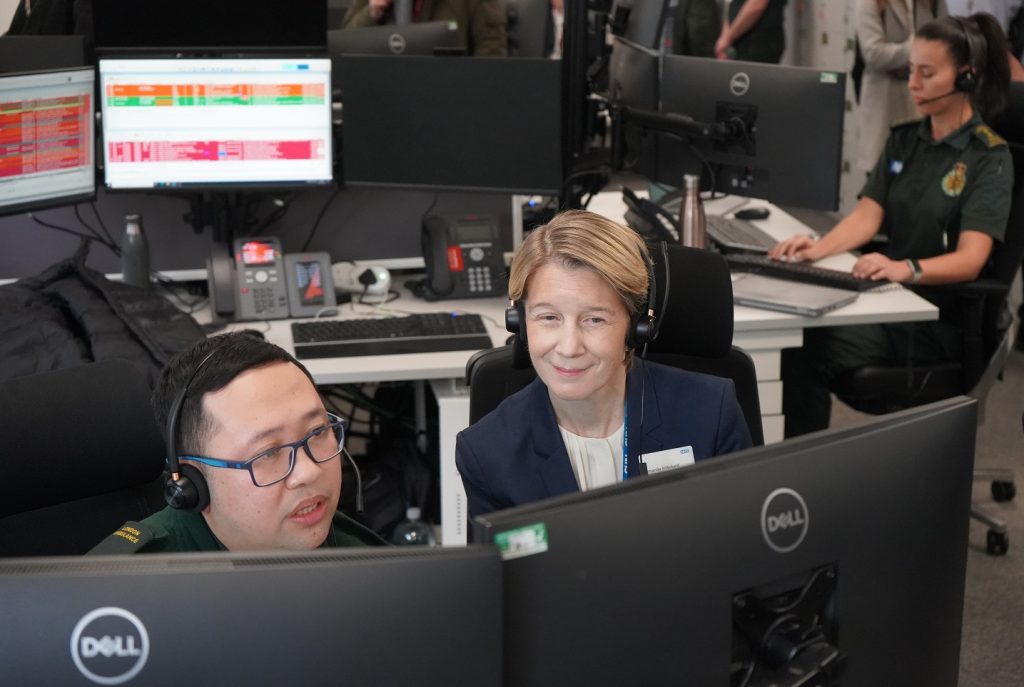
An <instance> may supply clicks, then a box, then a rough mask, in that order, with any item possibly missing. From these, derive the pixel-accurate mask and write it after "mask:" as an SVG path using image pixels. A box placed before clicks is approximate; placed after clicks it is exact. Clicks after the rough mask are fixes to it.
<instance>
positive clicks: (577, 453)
mask: <svg viewBox="0 0 1024 687" xmlns="http://www.w3.org/2000/svg"><path fill="white" fill-rule="evenodd" d="M558 430H559V431H560V432H561V433H562V442H563V443H564V444H565V450H566V451H567V452H568V454H569V463H570V464H571V465H572V471H573V474H574V475H576V483H577V484H578V485H579V486H580V491H587V490H588V489H596V488H598V487H604V486H607V485H609V484H615V483H616V482H621V481H622V425H619V428H618V429H617V430H615V433H614V434H612V435H611V436H608V437H605V438H603V439H601V438H597V439H595V438H592V437H581V436H579V435H578V434H573V433H572V432H570V431H569V430H567V429H565V428H564V427H561V426H559V428H558Z"/></svg>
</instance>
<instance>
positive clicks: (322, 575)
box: [0, 547, 501, 687]
mask: <svg viewBox="0 0 1024 687" xmlns="http://www.w3.org/2000/svg"><path fill="white" fill-rule="evenodd" d="M0 616H2V617H3V619H4V625H5V631H4V632H2V633H0V655H2V656H3V657H4V682H5V684H11V685H29V684H48V685H92V684H101V685H115V684H129V685H168V686H170V685H181V684H202V685H268V686H270V685H273V686H274V687H277V686H279V685H290V684H318V685H422V686H423V687H430V686H433V687H450V686H451V685H474V686H476V685H479V686H481V687H488V686H490V687H498V686H499V685H500V684H501V561H500V558H499V557H498V553H497V551H495V550H492V549H490V548H482V547H478V548H473V547H470V548H468V549H443V550H442V549H409V548H404V549H377V548H374V549H366V548H359V549H319V550H316V551H301V552H298V551H293V552H265V553H253V552H249V553H229V552H218V553H189V554H146V555H140V556H92V557H85V558H12V559H0Z"/></svg>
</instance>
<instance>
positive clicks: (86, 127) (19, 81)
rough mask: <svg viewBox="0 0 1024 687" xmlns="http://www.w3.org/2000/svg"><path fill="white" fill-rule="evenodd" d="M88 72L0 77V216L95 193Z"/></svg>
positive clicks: (90, 90) (91, 78) (66, 201)
mask: <svg viewBox="0 0 1024 687" xmlns="http://www.w3.org/2000/svg"><path fill="white" fill-rule="evenodd" d="M94 81H95V79H94V76H93V71H92V69H73V70H63V71H53V72H45V73H38V74H22V75H12V76H0V214H9V213H12V212H21V211H24V210H29V209H32V208H38V207H46V206H49V205H59V204H63V203H71V202H75V201H77V200H85V199H87V198H90V197H92V196H93V194H94V193H95V192H96V175H95V171H94V165H93V155H94V149H93V146H94V141H95V136H94V133H93V132H94V128H93V122H94V120H95V117H94V114H93V112H94V104H93V88H94Z"/></svg>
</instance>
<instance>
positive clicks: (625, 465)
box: [622, 403, 629, 482]
mask: <svg viewBox="0 0 1024 687" xmlns="http://www.w3.org/2000/svg"><path fill="white" fill-rule="evenodd" d="M627 479H629V404H628V403H623V404H622V481H623V482H625V481H626V480H627Z"/></svg>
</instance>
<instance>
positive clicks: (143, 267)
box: [121, 213, 149, 289]
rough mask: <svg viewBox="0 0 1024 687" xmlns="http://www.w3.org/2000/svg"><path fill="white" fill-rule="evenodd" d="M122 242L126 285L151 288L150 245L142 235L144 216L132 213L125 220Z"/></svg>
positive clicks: (122, 270)
mask: <svg viewBox="0 0 1024 687" xmlns="http://www.w3.org/2000/svg"><path fill="white" fill-rule="evenodd" d="M124 224H125V227H124V238H123V239H122V240H121V273H122V275H123V276H122V279H123V281H124V283H125V284H131V285H133V286H140V287H142V288H147V289H148V288H149V244H148V242H147V241H146V235H145V234H143V233H142V216H141V215H138V214H135V213H132V214H130V215H126V216H125V218H124Z"/></svg>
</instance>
